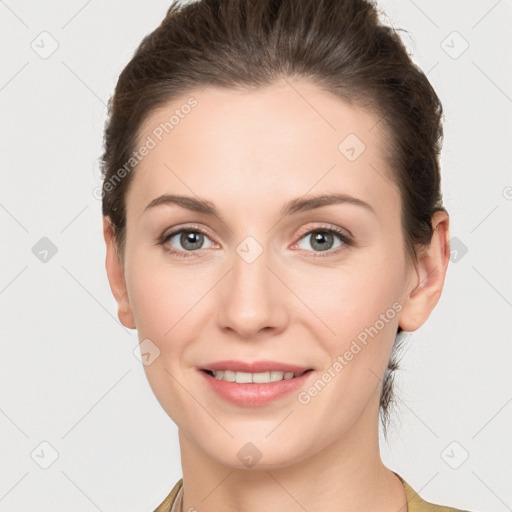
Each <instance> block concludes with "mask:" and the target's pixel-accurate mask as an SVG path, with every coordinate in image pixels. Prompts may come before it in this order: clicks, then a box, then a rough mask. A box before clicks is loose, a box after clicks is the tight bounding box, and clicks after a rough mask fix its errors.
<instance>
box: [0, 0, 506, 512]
mask: <svg viewBox="0 0 512 512" xmlns="http://www.w3.org/2000/svg"><path fill="white" fill-rule="evenodd" d="M168 4H169V2H168V1H153V2H142V1H141V2H131V3H128V2H122V1H120V0H116V1H113V0H110V1H108V2H105V1H104V2H99V1H98V0H92V1H91V0H89V1H85V2H84V1H83V0H73V1H67V2H57V1H48V2H39V3H38V2H27V1H22V0H18V1H15V0H6V1H5V2H4V1H0V16H1V20H2V30H1V32H0V39H1V42H0V48H1V50H0V51H1V63H2V64H1V78H0V101H1V109H2V117H1V121H2V122H1V130H2V132H1V137H0V143H1V148H0V158H1V160H0V161H1V170H2V183H3V186H2V187H1V190H0V221H1V226H2V235H3V243H2V250H1V262H0V263H1V265H0V268H1V273H0V308H1V309H0V312H1V335H2V336H1V344H2V345H1V358H0V389H1V402H0V432H1V435H0V447H1V457H2V459H1V463H0V510H1V511H10V512H16V511H26V510H34V511H52V512H55V511H64V510H74V511H96V510H100V511H105V512H106V511H115V510H124V511H143V510H146V511H151V510H153V508H154V507H155V506H156V505H157V504H158V503H160V501H161V500H162V499H163V498H164V496H166V495H167V493H168V492H169V491H170V489H171V487H172V486H173V485H174V484H175V482H176V481H177V480H178V479H179V478H180V477H181V466H180V458H179V446H178V443H177V429H176V426H175V425H174V423H173V422H172V421H171V420H170V418H168V416H167V415H166V413H165V412H164V411H163V409H161V407H160V405H159V404H158V402H157V400H156V398H155V397H154V396H153V393H152V391H151V389H150V387H149V384H148V383H147V380H146V377H145V374H144V372H143V367H142V364H141V363H140V362H139V360H138V359H137V358H136V357H135V356H134V354H133V350H134V348H137V343H138V342H137V335H136V332H135V331H130V330H128V329H125V328H124V327H122V326H121V324H119V322H118V320H117V315H116V305H115V302H114V299H113V297H112V296H111V292H110V289H109V286H108V281H107V278H106V273H105V270H104V258H105V249H104V242H103V238H102V231H101V210H100V201H99V200H98V199H97V198H96V197H95V196H94V190H95V189H96V187H98V186H99V185H100V174H99V170H98V157H99V156H100V154H101V149H102V148H101V145H102V135H103V134H102V130H103V126H104V122H105V119H106V102H107V100H108V98H109V97H110V95H111V93H112V92H113V88H114V85H115V83H116V80H117V77H118V75H119V73H120V72H121V70H122V68H123V67H124V66H125V65H126V63H127V62H128V61H129V59H130V58H131V56H132V54H133V51H134V50H135V47H136V45H137V44H138V43H139V42H140V40H141V39H142V37H143V36H144V35H146V34H147V33H148V32H150V31H151V30H153V29H154V28H155V27H156V26H157V25H158V24H159V23H160V21H161V19H162V18H163V16H164V15H165V12H166V9H167V7H168ZM379 5H381V6H382V8H383V9H384V10H385V11H386V12H387V14H388V16H389V21H391V23H392V24H393V25H394V26H395V27H396V28H403V29H405V30H407V31H408V32H409V34H406V33H404V32H401V34H402V37H403V39H404V41H405V42H406V44H407V46H408V48H409V49H410V51H411V52H413V55H414V59H415V60H416V62H417V63H418V64H419V65H420V66H421V67H422V69H423V70H424V71H425V72H427V73H428V77H429V79H430V80H431V82H432V84H433V86H434V87H435V89H436V90H437V92H438V94H439V96H440V98H441V100H442V102H443V106H444V109H445V115H446V121H445V142H444V149H443V155H442V176H443V193H444V199H445V205H446V207H447V209H448V211H449V212H450V216H451V226H452V227H451V235H452V237H456V238H457V239H458V240H459V241H457V242H454V246H455V248H456V249H457V254H455V253H453V255H452V259H453V261H452V263H451V264H450V267H449V269H448V274H447V280H446V285H445V290H444V294H443V296H442V298H441V300H440V302H439V304H438V306H437V308H436V310H435V311H434V313H433V314H432V316H431V317H430V319H429V321H428V322H427V323H426V324H425V325H424V326H423V327H422V328H421V329H420V330H418V331H416V332H415V333H414V334H413V335H411V336H410V337H409V343H408V346H407V350H406V353H405V355H404V358H403V364H402V367H403V368H404V370H403V371H402V372H399V374H398V376H397V384H398V385H397V392H398V394H399V395H400V397H401V402H400V406H399V411H398V413H397V414H396V415H395V416H394V424H395V427H394V429H393V430H392V431H391V433H390V441H389V445H387V444H386V443H385V442H384V441H383V442H382V456H383V458H384V461H385V462H386V463H387V464H388V465H389V467H391V468H392V469H394V470H395V471H397V472H399V473H400V474H402V476H404V477H405V478H406V479H407V480H408V481H409V483H410V484H411V485H412V486H413V487H415V488H416V490H417V491H419V492H420V493H421V495H422V496H423V497H424V498H425V499H428V500H430V501H434V502H437V503H441V504H449V505H453V506H457V507H459V508H463V509H464V508H467V509H469V510H472V511H475V512H504V511H507V510H512V508H511V507H512V487H511V485H510V482H512V465H511V464H510V461H511V460H512V442H511V440H510V432H511V429H510V427H511V424H512V386H511V381H512V357H511V331H512V328H511V311H512V287H511V262H512V257H511V256H512V254H511V253H512V250H511V249H512V243H511V240H512V237H511V233H512V231H511V227H512V226H511V224H512V222H511V219H512V215H511V213H512V175H511V172H510V169H511V160H512V158H511V152H510V149H511V142H512V133H511V132H512V123H511V117H512V73H511V67H510V64H511V61H510V49H511V48H512V41H511V40H512V34H511V31H510V26H511V21H512V4H511V1H510V0H500V1H496V0H485V1H479V2H465V1H451V2H446V1H442V0H435V1H432V0H429V1H427V0H421V1H420V0H416V1H415V2H413V1H411V0H401V1H399V0H386V1H381V2H379ZM44 31H46V32H48V33H49V34H50V35H45V34H43V35H41V33H42V32H44ZM454 31H455V32H457V33H456V34H454V33H453V32H454ZM53 40H55V41H56V42H57V44H58V48H57V49H56V51H55V52H54V53H53V54H51V55H49V56H48V55H46V54H45V53H44V52H49V51H50V50H51V49H52V44H56V43H54V42H53ZM465 41H466V42H467V43H465ZM465 44H468V45H469V46H468V48H467V49H466V50H465V51H464V52H463V53H461V52H462V50H463V49H464V47H465ZM43 57H46V58H43ZM43 237H47V238H48V239H50V240H51V242H52V243H53V244H54V245H55V246H56V248H57V253H56V254H55V255H53V256H52V255H51V252H50V253H48V254H47V256H46V258H47V261H45V262H44V261H41V260H40V258H42V257H43V256H44V253H40V252H38V250H34V251H33V247H34V246H36V244H37V243H38V242H39V241H40V239H41V238H43ZM455 244H456V245H455ZM464 247H465V248H466V249H467V252H466V253H465V254H464V251H465V249H464ZM37 248H39V249H40V247H39V246H36V249H37ZM34 252H35V253H36V254H38V256H39V257H37V256H36V254H34ZM41 443H44V444H41ZM54 450H55V452H56V453H57V454H58V457H57V458H56V460H55V461H53V458H54V456H55V453H54ZM466 456H467V459H466V460H464V458H465V457H466ZM52 457H53V458H52ZM52 461H53V463H52ZM50 463H52V464H51V465H50V466H49V467H48V468H47V469H43V468H42V467H41V466H42V465H43V466H45V465H49V464H50ZM455 466H458V468H457V469H454V467H455Z"/></svg>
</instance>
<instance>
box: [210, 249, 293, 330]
mask: <svg viewBox="0 0 512 512" xmlns="http://www.w3.org/2000/svg"><path fill="white" fill-rule="evenodd" d="M272 267H275V265H272ZM278 274H279V271H278V269H276V268H270V266H269V261H268V258H267V257H266V253H265V251H263V253H262V254H260V255H259V256H258V257H257V258H256V259H255V260H254V261H252V262H251V261H250V260H246V259H244V257H241V256H240V255H239V254H235V255H234V257H233V266H232V269H231V271H230V272H229V273H228V275H227V276H226V277H225V278H224V279H223V280H222V283H219V284H220V297H218V299H219V302H218V306H217V308H218V315H217V318H218V322H219V326H220V328H221V329H222V330H231V331H234V332H235V333H236V334H237V335H238V336H239V337H241V338H254V337H258V335H260V333H266V335H268V334H270V333H272V334H274V335H275V334H278V333H279V332H281V331H283V330H284V329H285V328H286V325H287V323H288V321H289V315H288V309H287V307H286V301H287V300H288V299H289V297H288V294H287V291H288V289H287V287H286V286H285V285H284V284H283V282H282V281H281V280H280V279H279V278H278V277H277V275H278ZM288 293H289V292H288Z"/></svg>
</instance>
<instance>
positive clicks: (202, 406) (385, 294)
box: [120, 81, 417, 468]
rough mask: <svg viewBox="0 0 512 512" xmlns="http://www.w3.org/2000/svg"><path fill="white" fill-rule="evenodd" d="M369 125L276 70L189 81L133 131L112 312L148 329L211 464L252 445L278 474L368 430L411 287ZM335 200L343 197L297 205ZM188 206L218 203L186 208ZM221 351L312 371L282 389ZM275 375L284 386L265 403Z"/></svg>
mask: <svg viewBox="0 0 512 512" xmlns="http://www.w3.org/2000/svg"><path fill="white" fill-rule="evenodd" d="M191 97H193V98H195V101H193V100H190V101H188V100H189V99H190V98H191ZM187 101H188V103H187ZM196 102H197V103H196ZM184 105H194V106H193V107H184ZM173 114H174V115H175V116H174V118H173V120H172V121H171V123H172V126H171V124H169V119H170V117H171V116H172V115H173ZM378 121H379V119H378V118H377V117H376V116H374V115H372V114H371V113H368V112H366V111H362V110H359V109H356V108H354V107H352V106H349V105H348V104H347V103H344V102H343V101H341V100H340V99H338V98H336V97H334V96H332V95H330V94H328V93H326V92H323V91H321V90H320V89H318V88H317V87H315V86H314V85H312V84H309V83H306V82H293V87H292V86H291V85H290V84H289V83H288V82H284V81H282V82H279V83H276V84H274V85H272V86H270V87H267V88H264V89H259V90H255V91H251V92H247V91H246V92H240V91H237V92H235V91H232V90H223V89H216V88H210V89H205V90H203V91H199V90H197V91H194V92H193V93H191V94H189V95H185V96H183V98H181V99H180V100H176V101H173V102H171V103H169V104H168V105H166V106H165V108H160V109H159V110H158V111H155V112H154V113H153V114H152V115H151V116H150V117H149V118H148V119H147V120H146V122H145V123H144V126H143V127H142V129H141V132H140V134H139V144H138V146H137V148H140V147H142V146H143V145H146V147H147V148H148V150H147V151H144V150H143V151H142V152H143V153H146V154H145V156H144V157H143V158H142V160H141V162H140V163H139V164H138V166H137V168H136V170H135V171H133V172H134V176H133V177H132V178H133V181H132V183H131V185H130V188H129V191H128V194H127V197H126V213H127V224H126V226H127V231H126V247H125V262H124V279H125V283H126V290H127V295H126V297H125V299H124V300H125V306H126V307H125V309H124V313H121V312H120V318H121V319H122V320H123V323H124V324H125V325H127V326H129V327H132V328H133V327H136V328H137V329H138V333H139V339H140V341H141V342H142V341H143V340H146V341H144V345H142V347H143V352H145V353H147V354H148V355H146V363H147V364H146V365H145V366H144V368H145V371H146V374H147V377H148V380H149V382H150V385H151V387H152V389H153V391H154V393H155V395H156V397H157V398H158V400H159V402H160V403H161V405H162V406H163V408H164V409H165V411H166V412H167V413H168V414H169V416H170V417H171V418H172V419H173V420H174V421H175V423H176V424H177V426H178V427H179V429H180V435H182V436H184V437H183V439H187V440H188V442H189V443H190V444H191V445H194V446H195V447H196V449H199V450H201V451H202V452H203V453H204V454H207V455H208V456H210V457H211V458H213V459H215V460H216V461H218V462H220V463H222V464H226V465H229V466H232V467H240V468H243V467H248V464H247V461H248V460H249V459H247V458H245V459H244V456H246V455H250V456H252V459H251V460H256V459H259V460H258V461H257V462H258V464H259V467H262V466H265V465H268V467H274V468H275V467H278V466H280V465H282V466H285V465H289V464H291V463H293V462H298V461H300V460H303V459H305V458H306V457H309V456H312V455H314V454H318V453H319V452H320V451H321V450H323V449H325V448H327V447H328V446H330V445H332V443H338V444H339V445H343V444H344V443H348V442H350V443H354V444H347V446H358V447H360V446H361V445H362V446H364V441H365V440H368V438H369V436H370V437H371V436H373V435H374V434H375V435H376V432H377V425H378V421H377V418H378V416H377V414H378V404H379V396H380V388H381V379H382V377H383V374H384V371H385V368H386V366H387V363H388V360H389V356H390V352H391V347H392V343H393V340H394V337H395V334H396V331H397V328H398V326H399V324H400V323H402V322H401V321H400V318H401V316H402V315H403V314H404V309H403V308H402V306H403V304H404V301H406V299H407V297H408V296H409V294H410V292H411V290H412V289H413V288H414V286H415V284H417V275H416V271H415V268H414V267H412V266H409V265H408V264H407V262H406V258H405V247H404V240H403V235H402V229H401V214H400V195H399V190H398V188H397V187H396V185H395V181H394V178H393V177H392V175H391V172H390V169H389V168H388V167H387V165H386V162H385V161H384V158H383V155H384V147H383V143H384V139H383V138H382V133H381V132H380V128H381V126H382V124H379V123H378ZM166 122H167V123H168V124H167V125H166V124H165V123H166ZM150 139H151V140H150ZM151 141H152V142H151ZM332 194H336V195H338V196H339V197H340V198H341V199H340V200H336V201H334V200H333V201H330V200H329V201H325V202H324V204H322V203H321V202H319V203H317V204H315V203H314V202H313V203H308V202H307V201H308V200H309V199H311V198H314V197H318V196H322V195H332ZM166 195H168V196H171V195H172V196H183V197H186V198H188V203H187V202H185V200H183V201H182V202H181V206H180V205H178V204H177V203H175V202H172V201H170V200H166V199H165V196H166ZM158 198H160V199H158ZM343 198H344V199H343ZM168 199H169V198H168ZM199 201H208V202H209V204H210V207H211V208H212V209H214V210H215V214H214V213H212V212H211V211H210V212H209V211H208V209H204V210H205V211H198V209H199V208H192V206H193V205H196V204H197V203H198V202H199ZM187 204H188V206H190V208H187V207H186V206H187ZM290 205H292V206H291V207H290ZM293 205H295V206H296V207H295V208H294V207H293ZM299 205H303V206H302V207H299ZM308 205H309V207H308ZM331 229H332V230H335V231H336V230H337V231H339V234H338V233H336V232H335V231H328V230H331ZM180 230H187V232H185V233H182V232H180ZM171 232H172V234H171ZM176 232H177V234H176ZM311 232H313V233H311ZM182 235H183V236H182ZM170 251H173V252H170ZM121 309H122V308H121V306H120V311H121ZM225 360H231V361H241V362H248V363H252V362H255V361H274V362H277V367H279V363H286V364H289V365H297V366H299V367H302V368H306V369H311V370H312V371H309V372H308V373H306V374H304V375H303V376H302V377H301V378H300V380H298V381H294V382H293V383H292V384H291V387H293V389H292V390H290V391H288V392H283V389H284V386H283V384H279V383H278V384H274V385H269V384H260V385H258V384H254V383H252V384H240V383H239V384H237V383H231V384H230V383H226V382H220V381H218V380H217V379H215V378H214V377H212V376H209V375H207V374H206V372H205V371H203V370H204V369H205V368H208V367H210V366H212V364H213V363H215V362H218V361H225ZM235 366H236V363H235ZM257 373H263V372H257ZM228 375H229V374H228ZM244 377H247V376H246V375H245V376H244V375H242V376H239V377H238V378H239V379H242V378H244ZM213 381H216V382H213ZM284 382H285V384H286V386H290V380H285V381H284ZM212 383H213V384H219V383H220V387H221V388H222V389H224V390H225V393H227V395H225V394H222V393H219V392H218V391H216V390H214V386H211V384H212ZM297 383H298V384H297ZM237 386H239V387H238V388H237ZM248 386H258V391H257V392H255V395H256V396H255V397H254V396H253V398H252V399H251V398H250V396H252V395H248V394H247V393H250V389H249V388H248ZM271 387H272V388H274V391H276V390H277V391H278V392H281V394H280V395H272V392H269V393H270V397H267V398H265V389H267V390H268V389H270V388H271ZM242 388H243V391H240V392H237V390H241V389H242ZM252 389H256V388H252ZM251 400H252V401H251ZM358 440H359V441H360V442H358ZM248 443H249V444H248ZM260 457H261V458H260Z"/></svg>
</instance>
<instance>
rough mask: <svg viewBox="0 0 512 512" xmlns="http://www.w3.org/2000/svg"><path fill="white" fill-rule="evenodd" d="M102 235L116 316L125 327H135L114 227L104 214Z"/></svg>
mask: <svg viewBox="0 0 512 512" xmlns="http://www.w3.org/2000/svg"><path fill="white" fill-rule="evenodd" d="M103 236H104V238H105V244H106V246H107V256H106V258H105V268H106V269H107V276H108V281H109V283H110V289H111V290H112V294H113V295H114V298H115V299H116V302H117V316H118V317H119V321H120V322H121V323H122V324H123V325H124V326H125V327H128V328H129V329H135V328H136V327H135V319H134V316H133V312H132V308H131V306H130V300H129V297H128V290H127V288H126V281H125V278H124V270H123V264H122V262H121V260H120V258H119V255H118V252H117V247H116V240H115V236H114V228H113V227H112V223H111V220H110V218H109V217H108V216H105V215H104V216H103Z"/></svg>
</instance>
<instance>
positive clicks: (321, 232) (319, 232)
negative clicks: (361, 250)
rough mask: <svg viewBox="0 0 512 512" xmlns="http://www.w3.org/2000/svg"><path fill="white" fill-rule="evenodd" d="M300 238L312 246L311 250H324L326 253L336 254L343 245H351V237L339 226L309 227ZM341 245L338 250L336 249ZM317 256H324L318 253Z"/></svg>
mask: <svg viewBox="0 0 512 512" xmlns="http://www.w3.org/2000/svg"><path fill="white" fill-rule="evenodd" d="M336 238H337V239H338V241H339V243H338V245H335V243H336ZM301 240H302V241H303V242H305V243H306V244H307V245H309V246H310V247H313V249H314V251H313V252H317V253H318V252H326V253H327V255H332V254H338V253H339V252H340V250H343V247H344V246H351V245H353V241H352V238H351V237H350V236H349V235H348V234H347V233H345V232H344V231H342V230H341V229H339V228H334V227H324V226H319V227H316V228H314V229H310V230H309V231H307V232H306V233H304V234H303V235H302V237H301ZM300 244H301V242H298V243H297V245H298V246H299V247H300V248H302V249H305V250H309V249H308V248H307V247H303V246H301V245H300ZM340 247H341V249H340V250H337V249H339V248H340ZM319 256H324V255H323V254H322V255H319Z"/></svg>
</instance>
